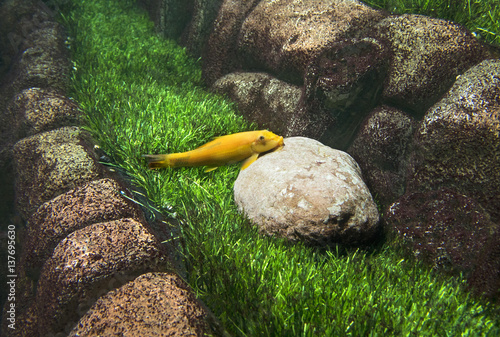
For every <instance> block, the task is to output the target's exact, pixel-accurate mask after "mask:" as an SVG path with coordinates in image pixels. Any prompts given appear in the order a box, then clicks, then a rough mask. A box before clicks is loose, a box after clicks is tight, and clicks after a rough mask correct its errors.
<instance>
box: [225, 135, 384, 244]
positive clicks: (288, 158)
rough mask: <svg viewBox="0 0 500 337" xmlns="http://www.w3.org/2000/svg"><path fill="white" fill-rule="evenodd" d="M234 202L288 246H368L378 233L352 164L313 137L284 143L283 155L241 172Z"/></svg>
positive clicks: (372, 205)
mask: <svg viewBox="0 0 500 337" xmlns="http://www.w3.org/2000/svg"><path fill="white" fill-rule="evenodd" d="M234 198H235V201H236V204H237V205H238V208H239V209H240V211H242V212H244V213H245V214H246V215H247V216H248V217H249V219H250V220H251V221H252V222H253V223H254V224H256V225H257V226H258V227H259V228H260V230H261V232H262V233H264V234H268V235H277V236H282V237H285V238H287V239H289V240H290V241H304V242H306V243H310V244H315V245H322V246H323V245H325V246H328V245H331V244H335V243H341V244H344V245H358V244H365V243H368V242H370V240H371V239H373V237H374V235H375V234H376V233H377V230H378V228H379V214H378V211H377V207H376V205H375V203H374V201H373V199H372V196H371V194H370V191H369V190H368V188H367V187H366V185H365V183H364V182H363V179H362V176H361V171H360V169H359V166H358V165H357V164H356V162H355V161H354V159H352V157H351V156H349V155H348V154H347V153H345V152H342V151H338V150H335V149H332V148H330V147H327V146H324V145H323V144H321V143H320V142H318V141H315V140H313V139H309V138H303V137H293V138H286V139H285V147H284V148H283V149H282V150H280V151H276V152H273V153H270V154H267V155H265V156H263V157H262V158H260V159H259V160H257V161H256V162H255V163H253V164H252V165H250V167H248V168H247V169H246V170H244V171H241V172H240V174H239V175H238V178H237V179H236V181H235V184H234Z"/></svg>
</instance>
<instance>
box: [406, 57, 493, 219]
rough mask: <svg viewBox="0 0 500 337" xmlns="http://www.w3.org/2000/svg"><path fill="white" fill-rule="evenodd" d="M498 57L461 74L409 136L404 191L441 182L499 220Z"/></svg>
mask: <svg viewBox="0 0 500 337" xmlns="http://www.w3.org/2000/svg"><path fill="white" fill-rule="evenodd" d="M498 74H500V60H485V61H483V62H481V63H480V64H478V65H477V66H475V67H473V68H471V69H469V70H468V71H467V72H466V73H464V74H463V75H461V76H460V77H459V78H458V79H457V80H456V82H455V84H454V85H453V87H452V88H451V89H450V90H449V91H448V93H447V94H446V95H445V96H444V97H443V98H442V99H441V100H440V101H439V102H437V103H436V104H435V105H434V106H433V107H432V108H431V109H429V111H427V113H426V114H425V116H424V118H423V120H422V121H421V123H420V125H419V127H418V129H417V131H416V133H415V136H414V145H413V147H414V151H413V153H412V157H411V166H410V170H409V171H410V172H409V177H408V178H409V179H408V186H407V189H408V190H409V191H415V190H429V189H436V188H440V187H450V188H453V189H456V190H458V191H460V192H462V193H464V194H467V195H468V196H470V197H474V198H475V199H476V200H478V201H479V202H480V203H481V205H482V206H483V207H484V208H485V209H487V210H488V211H489V212H490V213H491V215H492V216H493V217H494V219H496V220H497V221H498V220H499V219H500V193H499V192H498V191H500V76H499V75H498Z"/></svg>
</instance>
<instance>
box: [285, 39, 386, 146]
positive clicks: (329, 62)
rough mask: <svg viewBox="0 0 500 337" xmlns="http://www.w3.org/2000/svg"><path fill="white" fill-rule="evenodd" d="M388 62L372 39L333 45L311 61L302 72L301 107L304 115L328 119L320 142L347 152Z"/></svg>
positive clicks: (374, 99)
mask: <svg viewBox="0 0 500 337" xmlns="http://www.w3.org/2000/svg"><path fill="white" fill-rule="evenodd" d="M389 59H390V53H389V49H388V48H387V47H386V46H385V45H384V44H383V43H381V42H380V41H377V40H376V39H373V38H353V39H346V40H340V41H336V42H334V43H332V44H330V45H328V46H326V47H325V49H324V50H323V51H321V52H320V53H318V54H317V55H315V56H314V57H313V59H312V61H311V63H310V64H309V65H308V66H307V69H306V74H305V84H304V87H305V93H304V97H303V104H304V107H305V109H306V111H307V113H308V115H321V114H324V115H326V116H328V117H329V118H331V119H332V124H331V125H330V126H328V128H327V129H326V130H325V131H326V132H324V133H323V134H322V135H321V136H320V138H319V140H320V141H321V142H323V143H324V144H326V145H329V146H332V147H335V148H337V149H342V150H344V149H347V148H348V146H349V145H350V144H351V142H352V140H353V138H354V136H355V134H356V130H357V129H358V128H359V125H360V124H361V121H362V120H363V119H364V118H365V117H366V116H367V114H368V113H369V112H370V111H371V110H372V109H373V108H374V107H375V106H376V105H377V104H378V101H379V99H380V94H381V92H382V89H383V83H384V79H385V77H386V73H387V68H388V65H389ZM306 117H308V118H312V116H306ZM315 124H316V123H315ZM320 127H321V124H319V125H318V124H316V125H314V126H311V128H310V129H312V130H314V128H320ZM291 133H292V134H295V133H294V132H291ZM304 136H311V135H310V134H305V135H304Z"/></svg>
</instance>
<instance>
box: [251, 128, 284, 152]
mask: <svg viewBox="0 0 500 337" xmlns="http://www.w3.org/2000/svg"><path fill="white" fill-rule="evenodd" d="M283 145H284V143H283V137H281V136H278V135H276V134H274V133H272V132H271V131H267V130H262V131H259V132H258V133H257V139H255V140H254V142H253V143H252V151H254V152H255V153H263V152H267V151H271V150H274V149H278V148H281V147H283Z"/></svg>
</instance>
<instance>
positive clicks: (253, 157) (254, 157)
mask: <svg viewBox="0 0 500 337" xmlns="http://www.w3.org/2000/svg"><path fill="white" fill-rule="evenodd" d="M257 158H259V154H258V153H254V154H252V155H251V156H250V157H248V158H247V159H245V160H244V161H243V163H241V170H242V171H243V170H244V169H246V168H247V167H248V166H250V164H252V163H253V162H254V161H256V160H257Z"/></svg>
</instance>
